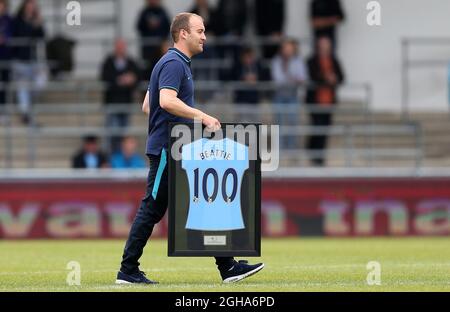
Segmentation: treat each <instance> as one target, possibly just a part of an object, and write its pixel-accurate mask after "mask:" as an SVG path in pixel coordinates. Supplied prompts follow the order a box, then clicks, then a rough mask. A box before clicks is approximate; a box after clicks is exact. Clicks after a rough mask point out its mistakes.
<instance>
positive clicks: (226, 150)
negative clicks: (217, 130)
mask: <svg viewBox="0 0 450 312" xmlns="http://www.w3.org/2000/svg"><path fill="white" fill-rule="evenodd" d="M181 167H182V168H183V169H184V170H185V171H186V175H187V177H188V182H189V213H188V218H187V222H186V229H191V230H203V231H228V230H238V229H244V228H245V225H244V220H243V218H242V210H241V194H240V193H241V185H242V177H243V176H244V172H245V170H247V169H248V167H249V159H248V146H246V145H243V144H240V143H238V142H236V141H233V140H230V139H228V138H225V139H222V140H210V139H205V138H203V139H199V140H197V141H194V142H192V143H189V144H187V145H184V146H183V147H182V160H181Z"/></svg>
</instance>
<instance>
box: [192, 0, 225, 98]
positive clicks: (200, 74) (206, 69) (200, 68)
mask: <svg viewBox="0 0 450 312" xmlns="http://www.w3.org/2000/svg"><path fill="white" fill-rule="evenodd" d="M190 12H191V13H194V14H197V15H199V16H201V17H202V18H203V24H204V25H205V31H206V37H207V38H208V40H211V39H212V41H214V38H215V36H216V34H217V27H218V25H217V21H218V15H217V11H216V10H215V9H214V8H212V7H211V6H210V5H209V3H208V0H195V1H194V5H193V6H192V8H191V10H190ZM219 50H220V49H219ZM217 51H218V50H217V49H216V48H215V46H214V45H213V44H207V45H205V46H204V47H203V53H201V54H199V55H197V56H196V61H195V64H196V65H197V66H195V67H194V68H193V69H192V72H193V74H194V77H195V78H196V80H197V81H211V80H218V79H219V69H218V68H215V67H214V66H210V64H212V63H211V62H213V61H214V60H215V59H218V58H219V56H218V55H219V54H218V53H217ZM203 64H206V65H207V66H204V65H203ZM214 64H215V63H214ZM212 97H213V92H211V91H210V90H203V89H198V90H197V92H196V94H195V98H196V101H197V102H198V103H204V102H206V101H207V100H208V99H210V98H212Z"/></svg>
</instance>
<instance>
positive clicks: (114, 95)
mask: <svg viewBox="0 0 450 312" xmlns="http://www.w3.org/2000/svg"><path fill="white" fill-rule="evenodd" d="M101 80H102V81H103V82H104V83H105V84H106V89H105V91H104V95H103V102H104V104H105V106H106V108H107V110H109V112H107V114H106V127H107V128H108V129H111V130H114V129H115V130H118V129H119V130H122V131H123V130H124V129H125V128H126V127H128V123H129V113H128V112H127V111H126V107H124V105H125V104H126V105H130V106H131V104H132V103H133V95H134V92H135V91H136V88H137V86H138V83H139V69H138V66H137V64H136V62H135V61H134V60H133V59H132V58H131V57H129V56H128V54H127V44H126V42H125V41H124V40H123V39H117V40H116V41H115V45H114V53H113V54H112V55H109V56H107V57H106V59H105V61H104V62H103V65H102V69H101ZM119 106H121V107H119ZM120 141H121V137H120V135H111V150H112V151H113V152H115V151H116V150H118V149H119V148H120Z"/></svg>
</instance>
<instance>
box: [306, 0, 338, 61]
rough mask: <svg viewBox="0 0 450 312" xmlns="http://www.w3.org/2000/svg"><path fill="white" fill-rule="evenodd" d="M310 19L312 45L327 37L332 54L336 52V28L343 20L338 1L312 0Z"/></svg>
mask: <svg viewBox="0 0 450 312" xmlns="http://www.w3.org/2000/svg"><path fill="white" fill-rule="evenodd" d="M310 18H311V24H312V28H313V33H314V45H315V42H316V41H317V39H318V38H320V37H328V38H329V39H330V41H331V44H332V51H333V53H334V52H335V51H336V46H337V39H336V26H338V25H339V24H340V23H341V22H342V21H344V19H345V15H344V11H343V10H342V6H341V3H340V1H339V0H312V1H311V5H310Z"/></svg>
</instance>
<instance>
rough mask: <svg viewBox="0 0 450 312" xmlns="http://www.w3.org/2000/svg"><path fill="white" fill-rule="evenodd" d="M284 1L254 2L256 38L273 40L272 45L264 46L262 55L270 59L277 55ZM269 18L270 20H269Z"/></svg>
mask: <svg viewBox="0 0 450 312" xmlns="http://www.w3.org/2000/svg"><path fill="white" fill-rule="evenodd" d="M284 8H285V1H284V0H265V1H255V14H256V16H255V22H256V31H257V34H258V36H260V37H267V38H268V39H269V40H273V41H274V43H273V44H264V45H263V48H262V54H263V57H264V58H268V59H271V58H273V56H274V55H275V54H276V53H277V48H278V46H279V41H280V40H281V38H282V35H283V27H284ZM269 17H270V18H269Z"/></svg>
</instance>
